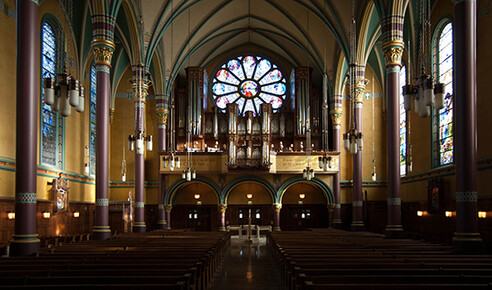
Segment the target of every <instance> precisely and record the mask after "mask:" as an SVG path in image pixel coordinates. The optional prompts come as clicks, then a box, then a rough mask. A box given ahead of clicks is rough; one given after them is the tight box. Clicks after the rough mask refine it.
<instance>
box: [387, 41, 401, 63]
mask: <svg viewBox="0 0 492 290" xmlns="http://www.w3.org/2000/svg"><path fill="white" fill-rule="evenodd" d="M403 47H404V43H403V42H401V41H390V42H387V43H385V44H383V54H384V59H385V60H386V67H389V66H395V65H397V66H400V67H401V59H402V56H403Z"/></svg>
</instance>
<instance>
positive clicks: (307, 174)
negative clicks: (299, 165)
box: [302, 163, 314, 180]
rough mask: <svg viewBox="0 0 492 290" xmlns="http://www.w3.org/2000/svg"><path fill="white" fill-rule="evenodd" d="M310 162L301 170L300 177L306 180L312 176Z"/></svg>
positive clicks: (312, 171)
mask: <svg viewBox="0 0 492 290" xmlns="http://www.w3.org/2000/svg"><path fill="white" fill-rule="evenodd" d="M310 165H311V164H310V163H308V164H307V166H306V168H304V170H302V178H304V179H306V180H311V179H313V178H314V170H313V169H312V168H311V167H310Z"/></svg>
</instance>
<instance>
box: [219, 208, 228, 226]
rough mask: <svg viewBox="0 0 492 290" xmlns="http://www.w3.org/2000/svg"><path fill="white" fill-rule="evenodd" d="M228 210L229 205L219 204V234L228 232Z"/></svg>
mask: <svg viewBox="0 0 492 290" xmlns="http://www.w3.org/2000/svg"><path fill="white" fill-rule="evenodd" d="M226 210H227V204H219V212H220V226H219V232H225V231H226Z"/></svg>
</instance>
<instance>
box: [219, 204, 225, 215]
mask: <svg viewBox="0 0 492 290" xmlns="http://www.w3.org/2000/svg"><path fill="white" fill-rule="evenodd" d="M219 210H220V212H222V213H223V212H226V210H227V204H226V203H224V204H219Z"/></svg>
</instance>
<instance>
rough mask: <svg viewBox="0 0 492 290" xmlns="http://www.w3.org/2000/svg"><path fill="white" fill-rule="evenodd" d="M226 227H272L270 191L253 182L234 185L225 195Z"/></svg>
mask: <svg viewBox="0 0 492 290" xmlns="http://www.w3.org/2000/svg"><path fill="white" fill-rule="evenodd" d="M226 198H227V212H226V225H233V226H236V225H247V224H248V219H249V216H250V214H251V224H253V225H259V226H269V225H273V207H272V204H273V201H274V197H273V195H272V193H271V191H270V190H269V189H268V188H267V187H266V186H265V185H263V184H261V183H259V182H255V181H244V182H241V183H238V184H237V185H235V186H234V187H233V188H232V189H231V190H230V191H229V192H228V194H227V196H226Z"/></svg>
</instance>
